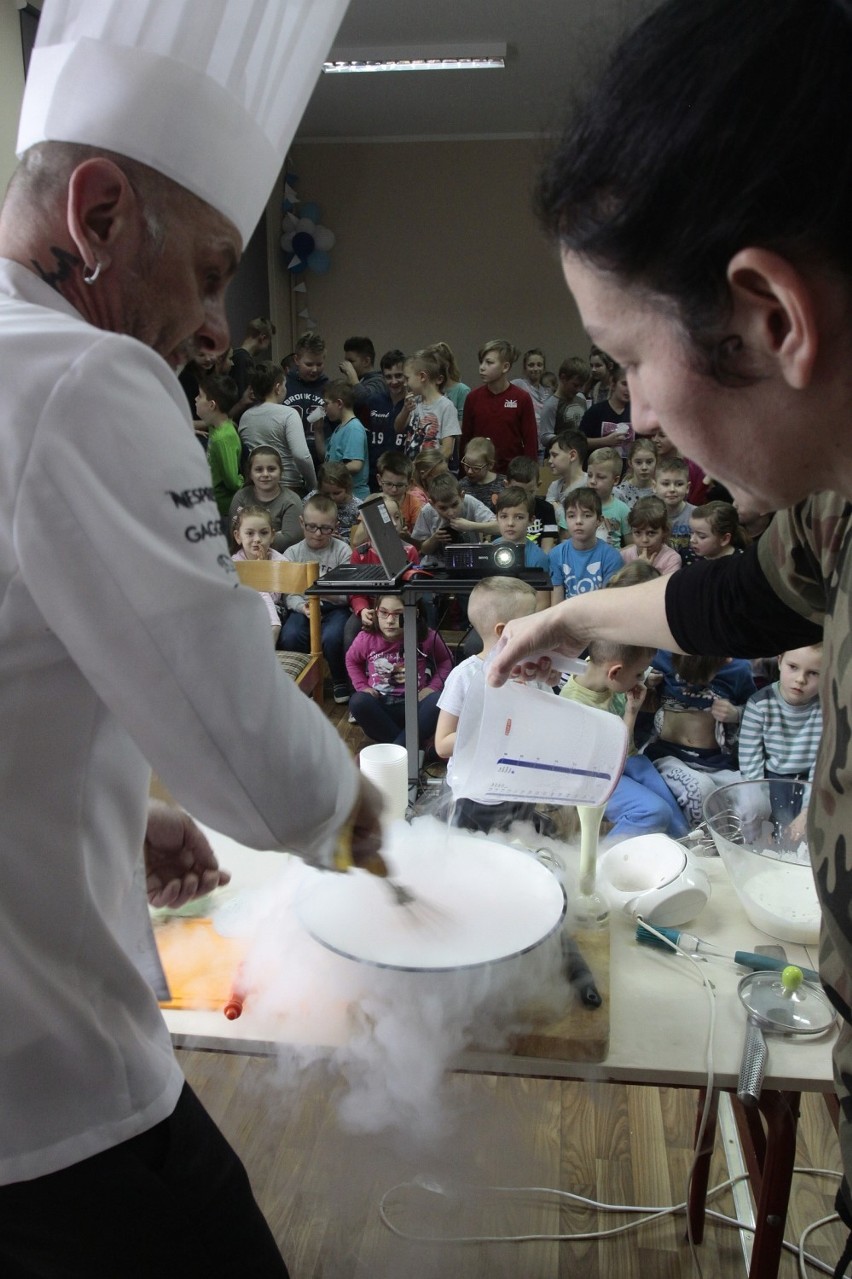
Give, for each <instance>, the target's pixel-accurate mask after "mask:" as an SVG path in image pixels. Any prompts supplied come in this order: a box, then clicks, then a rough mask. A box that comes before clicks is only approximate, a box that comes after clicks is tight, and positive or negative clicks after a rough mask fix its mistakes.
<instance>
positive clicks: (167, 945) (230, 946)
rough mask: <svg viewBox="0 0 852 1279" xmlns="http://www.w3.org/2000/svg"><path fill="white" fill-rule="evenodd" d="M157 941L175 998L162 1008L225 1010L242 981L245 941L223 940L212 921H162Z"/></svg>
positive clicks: (157, 931) (158, 926)
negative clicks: (240, 975) (241, 971)
mask: <svg viewBox="0 0 852 1279" xmlns="http://www.w3.org/2000/svg"><path fill="white" fill-rule="evenodd" d="M154 939H155V940H156V943H157V950H158V951H159V953H160V962H161V963H162V965H163V970H164V972H165V974H166V979H167V980H168V983H169V990H170V991H171V994H172V997H171V999H170V1000H168V1001H164V1000H161V1001H160V1007H161V1008H189V1009H202V1010H209V1009H214V1010H215V1009H223V1008H224V1007H225V1004H226V1003H228V1001H229V999H230V998H231V996H232V994H233V993H234V990H235V987H236V986H237V983H238V980H239V972H240V966H241V964H242V962H243V959H244V958H245V954H246V950H247V943H246V941H245V939H244V938H241V937H239V938H237V937H221V936H220V935H219V934H218V933H217V932H216V930H215V929H214V927H213V921H212V920H210V919H180V918H172V919H163V920H157V921H156V923H155V925H154Z"/></svg>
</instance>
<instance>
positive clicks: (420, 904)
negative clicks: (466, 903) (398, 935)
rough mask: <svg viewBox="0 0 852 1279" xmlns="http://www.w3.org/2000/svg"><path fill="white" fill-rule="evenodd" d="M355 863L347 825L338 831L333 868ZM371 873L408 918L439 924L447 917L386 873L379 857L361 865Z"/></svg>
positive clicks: (341, 868)
mask: <svg viewBox="0 0 852 1279" xmlns="http://www.w3.org/2000/svg"><path fill="white" fill-rule="evenodd" d="M354 865H355V862H354V861H353V858H352V827H351V825H347V826H345V827H344V828H343V830H342V831H341V832H340V834H339V836H338V839H337V846H336V848H335V850H334V868H335V870H338V871H343V872H345V871H347V870H351V869H352V868H353V867H354ZM362 869H363V870H366V871H368V872H369V874H371V875H375V876H376V877H377V878H378V879H381V881H382V883H384V884H386V885H387V888H388V890H389V892H390V893H391V895H392V897H393V900H394V902H395V903H396V905H397V906H402V907H403V908H404V909H405V910H406V911H408V913H409V916H410V918H411V919H412V920H413V921H415V922H417V923H420V924H440V923H442V922H444V921H445V920H446V919H447V914H446V912H445V911H443V910H441V909H440V908H439V907H437V906H432V905H430V904H429V903H428V902H425V901H424V900H423V898H422V897H418V896H417V894H416V893H413V892H412V891H411V889H410V888H406V887H405V885H404V884H401V883H400V882H399V880H398V879H393V878H391V876H389V875H388V873H387V867H386V866H385V863H384V861H383V860H382V858H381V857H375V858H370V859H368V860H367V861H366V862H365V863H364V865H363V867H362Z"/></svg>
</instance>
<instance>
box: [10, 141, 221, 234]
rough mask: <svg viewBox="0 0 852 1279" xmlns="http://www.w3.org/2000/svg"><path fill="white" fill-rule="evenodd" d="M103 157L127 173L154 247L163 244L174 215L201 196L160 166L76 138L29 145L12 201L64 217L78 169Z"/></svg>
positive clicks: (17, 172)
mask: <svg viewBox="0 0 852 1279" xmlns="http://www.w3.org/2000/svg"><path fill="white" fill-rule="evenodd" d="M99 157H100V158H102V159H105V160H108V161H109V162H110V163H111V164H114V165H115V167H116V168H117V169H119V170H120V171H121V173H123V174H124V176H125V178H126V179H127V182H128V184H129V186H130V188H131V189H132V191H133V193H134V195H135V196H136V199H137V200H138V202H139V208H140V211H141V213H142V216H143V218H144V221H145V225H146V228H147V231H148V235H149V238H150V243H151V247H152V248H158V247H160V246H161V245H162V243H163V239H164V237H165V228H166V226H167V223H168V221H169V218H170V217H173V216H181V215H182V214H183V213H188V212H189V210H190V208H191V204H192V202H193V201H194V200H195V199H196V197H193V196H191V195H190V193H189V192H188V191H186V190H185V189H184V188H183V187H181V186H180V185H179V184H178V183H177V182H173V181H172V180H171V178H167V177H166V176H165V175H164V174H162V173H158V172H157V170H156V169H151V168H149V167H148V165H146V164H140V163H139V161H138V160H131V159H129V158H128V157H127V156H125V155H119V154H117V153H116V152H114V151H103V150H99V149H98V148H96V147H90V146H83V145H81V144H80V143H76V142H41V143H39V144H38V145H37V146H34V147H30V148H29V150H28V151H26V152H25V154H24V155H23V156H22V158H21V159H20V161H19V162H18V166H17V168H16V170H15V173H14V176H13V177H12V181H11V183H10V185H9V191H8V195H7V200H8V201H9V203H10V204H11V205H12V206H13V208H14V206H15V205H20V204H23V205H24V206H25V208H26V209H27V210H28V211H32V210H34V209H38V210H40V212H41V216H42V217H45V216H47V217H48V218H52V216H54V215H57V214H58V215H63V216H64V214H65V211H66V207H67V203H68V188H69V184H70V182H71V177H72V174H73V173H74V170H75V169H77V168H78V167H79V165H81V164H84V163H85V162H86V161H87V160H93V159H96V158H99ZM196 202H197V203H199V204H200V203H201V201H196ZM20 211H22V210H15V212H20Z"/></svg>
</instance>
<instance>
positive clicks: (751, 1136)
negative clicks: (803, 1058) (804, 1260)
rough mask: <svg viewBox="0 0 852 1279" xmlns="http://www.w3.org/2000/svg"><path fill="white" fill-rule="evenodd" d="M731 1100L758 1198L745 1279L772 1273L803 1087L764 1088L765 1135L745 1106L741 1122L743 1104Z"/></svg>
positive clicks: (777, 1260)
mask: <svg viewBox="0 0 852 1279" xmlns="http://www.w3.org/2000/svg"><path fill="white" fill-rule="evenodd" d="M732 1101H733V1107H734V1114H735V1116H736V1118H737V1126H738V1127H739V1130H740V1134H741V1136H742V1137H743V1138H744V1142H743V1147H744V1154H745V1157H746V1164H747V1166H748V1169H749V1175H750V1176H751V1178H752V1184H753V1189H754V1194H755V1199H756V1201H757V1209H756V1213H755V1217H756V1229H755V1234H754V1247H753V1249H752V1254H751V1267H750V1269H749V1279H776V1276H777V1274H778V1266H779V1264H780V1261H781V1244H782V1243H783V1240H784V1226H785V1224H786V1221H787V1206H788V1204H789V1201H790V1186H791V1184H792V1181H793V1165H794V1163H795V1159H796V1129H797V1127H798V1123H799V1104H800V1101H801V1093H798V1092H778V1091H773V1090H764V1092H763V1093H762V1094H761V1097H760V1101H759V1102H758V1109H759V1110H760V1113H761V1114H762V1115H763V1117H764V1119H765V1121H766V1133H765V1135H764V1133H763V1129H762V1127H761V1125H760V1123H759V1121H758V1120H757V1117H756V1116H753V1117H752V1115H753V1112H752V1115H749V1113H748V1112H746V1116H747V1117H746V1118H745V1120H744V1121H742V1122H741V1112H742V1111H744V1110H745V1108H744V1107H743V1106H742V1105H741V1103H740V1102H739V1101H738V1100H737V1098H736V1097H734V1098H732Z"/></svg>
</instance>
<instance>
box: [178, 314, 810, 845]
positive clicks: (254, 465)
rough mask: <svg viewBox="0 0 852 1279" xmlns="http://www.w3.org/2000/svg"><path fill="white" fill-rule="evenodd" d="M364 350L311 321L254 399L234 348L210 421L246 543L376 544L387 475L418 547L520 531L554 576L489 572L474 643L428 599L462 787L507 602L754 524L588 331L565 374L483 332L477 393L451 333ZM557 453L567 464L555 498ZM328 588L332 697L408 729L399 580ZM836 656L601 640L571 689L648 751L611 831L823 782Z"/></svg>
mask: <svg viewBox="0 0 852 1279" xmlns="http://www.w3.org/2000/svg"><path fill="white" fill-rule="evenodd" d="M344 357H345V358H344V360H343V361H342V362H341V363H340V364H339V366H338V368H339V373H338V374H337V375H336V376H334V377H333V378H331V379H329V378H328V377H327V376H326V374H325V343H324V342H323V340H322V338H321V337H320V336H319V335H318V334H317V333H314V332H311V333H307V334H305V335H304V336H303V337H302V338H301V339H300V340H299V342H298V343H297V347H296V351H295V352H294V353H293V354H292V355H291V356H288V357H287V358H286V359H285V360H283V361H282V364H281V366H279V365H275V364H272V363H270V362H269V361H268V360H265V361H263V362H258V363H256V364H254V365H253V366H247V367H246V368H245V369H243V370H242V372H243V374H244V378H245V383H246V387H247V388H248V389H247V390H245V391H244V395H243V397H242V399H239V398H238V388H237V386H236V385H235V383H234V381H233V380H232V379H231V378H230V377H228V376H226V375H224V374H223V373H222V371H221V368H218V369H212V370H210V371H205V370H203V369H199V370H198V390H197V394H196V397H195V404H194V407H195V411H196V417H197V424H198V425H197V429H198V430H199V431H200V432H206V437H207V439H206V447H207V453H208V459H209V463H210V470H211V482H212V488H213V492H214V494H215V496H216V501H217V503H218V505H219V509H220V512H221V513H222V515H223V517H225V521H226V522H227V523H228V526H229V529H228V531H229V533H230V536H231V540H232V552H233V555H234V558H235V559H266V558H284V559H289V560H293V561H297V562H305V561H316V562H318V563H319V565H320V576H322V575H324V574H325V573H326V572H328V571H329V570H333V569H336V568H339V567H340V566H342V565H348V564H350V563H354V564H378V563H379V556H378V554H377V553H376V550H375V549H374V547H373V546H372V544H371V542H370V540H369V535H368V532H367V529H366V527H365V525H364V523H363V521H362V520H361V518H360V509H359V508H360V505H361V502H362V501H363V499H364V498H365V497H366V496H367V495H368V494H369V493H370V492H371V491H372V492H378V493H380V494H382V495H383V497H384V499H385V504H386V507H387V511H388V515H389V517H390V519H391V521H392V523H393V525H394V527H395V528H396V530H397V532H398V533H399V535H400V538H401V539H402V541H403V543H404V546H405V553H406V556H407V558H408V560H409V562H410V564H411V566H412V567H422V568H423V569H426V570H440V569H441V568H442V567H443V566H444V564H445V549H446V547H447V545H448V544H450V543H459V542H474V543H476V542H486V541H492V540H494V541H504V542H506V543H510V544H513V545H515V546H519V547H522V548H523V562H524V568H525V570H532V571H533V573H535V574H536V576H535V577H534V578H532V579H531V581H532V582H534V583H535V585H532V584H531V583H530V582H528V581H526V580H521V579H520V578H517V577H514V576H511V575H506V576H502V575H501V576H493V577H484V578H483V579H482V580H481V581H480V582H479V584H478V585H477V586H476V587H475V589H474V590H473V591H472V593H471V594H470V596H469V600H467V601H461V605H462V608H461V613H460V614H459V613H457V614H456V619H457V622H458V619H459V618H460V619H461V622H462V623H467V622H468V621H469V630H470V633H471V637H472V638H471V639H469V640H468V642H467V645H466V647H465V650H464V651H465V652H468V653H470V652H475V649H476V647H478V646H480V645H481V652H479V653H476V654H475V655H474V656H471V657H467V658H466V660H464V661H462V662H461V664H459V665H454V664H453V658H452V656H451V653H450V650H449V648H448V646H447V644H446V642H445V640H444V639H443V637H442V636H441V634H440V631H439V630H438V629H437V628H436V622H437V619H436V615H435V611H434V608H432V607H431V601H430V600H429V599H428V596H427V598H426V599H425V600H424V605H425V607H423V608H422V609H421V612H422V614H423V616H422V617H421V622H420V629H419V631H418V637H417V653H418V657H417V691H418V715H417V719H418V734H419V738H420V743H421V747H425V746H428V745H431V744H432V743H433V739H434V751H435V752H437V754H438V755H439V756H443V757H445V758H448V759H449V767H448V781H449V784H450V786H451V787H452V779H453V767H452V751H453V746H454V741H455V730H456V726H457V723H458V717H459V714H460V713H461V708H462V706H463V703H464V699H465V694H466V690H467V688H468V686H469V680H470V678H471V677H472V675H473V674H474V673H475V672H476V671H477V669H479V665H480V664H481V663H482V662H483V661H484V660H486V659H487V657H488V654H489V653H490V651H491V649H492V648H493V646H494V644H495V643H496V642H497V639H498V638H499V635H500V634H501V632H502V629H503V627H504V626H505V625H506V623H507V622H508V621H510V620H511V619H512V618H515V617H521V616H524V615H526V614H528V613H530V612H532V611H534V610H536V609H544V608H548V607H550V606H551V605H552V604H556V603H558V602H559V601H561V600H563V599H566V598H569V597H571V596H573V595H577V594H582V593H585V592H587V591H593V590H601V589H604V588H609V587H613V586H618V585H620V584H622V583H626V582H633V581H637V580H646V579H647V578H650V577H656V576H658V575H661V574H668V573H674V572H676V571H678V570H680V569H681V568H684V567H686V568H687V570H688V566H689V564H690V563H691V562H692V561H693V560H695V559H718V558H723V557H726V556H731V555H736V554H737V553H738V552H740V551H741V550H742V549H743V548H744V546H745V545H746V543H747V540H748V537H747V534H746V532H745V531H744V529H743V528H742V526H741V524H740V522H739V519H738V515H737V510H736V507H735V506H734V504H733V503H732V501H731V500H730V498H729V495H728V494H727V493H726V492H725V491H724V490H722V489H720V487H719V486H718V485H714V484H713V482H712V481H711V480H710V479H708V477H706V476H705V475H704V474H703V472H701V470H700V468H698V467H696V466H695V464H694V463H692V462H691V461H690V460H689V459H687V458H684V457H681V456H680V455H679V454H678V453H677V451H676V450H675V449H674V447H673V446H672V444H671V441H670V440H668V439H666V437H665V436H664V435H662V433H661V432H659V431H657V432H655V433H654V435H652V436H638V437H636V438H634V436H633V428H632V426H631V424H630V396H629V388H628V385H627V379H626V376H625V374H624V370H622V369H620V368H619V367H618V366H617V365H616V364H614V362H613V361H612V360H610V358H609V357H608V356H607V355H606V353H605V352H602V351H599V350H597V349H596V348H592V352H591V355H590V358H589V359H588V360H584V359H582V358H581V357H570V358H568V359H565V360H563V361H562V363H561V364H560V365H559V367H558V371H557V373H556V374H548V372H547V367H546V365H547V361H546V358H545V355H544V352H543V351H542V350H541V348H538V347H532V348H530V349H529V350H527V351H526V352H525V354H524V356H523V372H522V376H518V377H516V378H514V379H511V378H510V374H511V371H512V367H513V365H514V364H515V362H516V361H517V359H518V352H517V350H516V349H515V348H514V347H513V346H512V345H511V343H509V342H506V341H502V340H494V341H490V342H486V343H484V345H483V346H482V348H481V350H480V352H479V361H480V365H479V374H480V382H481V385H480V386H479V387H477V388H476V389H474V390H471V389H470V388H469V387H468V386H467V385H466V384H465V383H464V382H463V381H462V380H461V375H460V372H459V369H458V367H457V365H456V361H455V357H454V355H453V352H452V350H451V348H450V347H449V346H448V345H447V344H446V343H445V342H438V343H435V344H433V345H432V346H428V347H423V348H421V349H419V350H417V351H415V352H414V353H413V354H412V355H410V356H406V355H405V354H404V353H403V352H402V351H400V350H398V349H396V348H394V349H391V350H389V351H388V352H386V354H385V355H384V356H382V358H381V360H380V361H379V369H378V370H376V369H374V368H373V363H374V360H375V352H374V349H373V346H372V343H371V342H370V341H369V339H367V338H352V339H350V340H349V341H348V342H347V343H346V344H345V346H344ZM282 366H283V367H282ZM246 405H248V407H245V406H246ZM235 419H238V420H235ZM543 458H544V459H546V462H547V465H548V468H549V471H550V473H551V475H552V482H551V483H550V485H549V487H548V488H547V491H546V495H542V492H541V491H540V487H539V485H540V464H541V460H542V459H543ZM315 464H316V467H317V469H316V471H315V469H314V468H315ZM223 522H224V521H223ZM761 531H762V530H761ZM264 598H265V603H266V607H267V610H268V614H269V619H270V623H271V630H272V634H273V641H274V642H275V643H276V644H277V645H278V646H279V647H281V648H285V649H295V650H297V651H307V649H308V645H309V625H308V616H307V615H308V602H307V600H306V599H305V598H304V597H301V596H287V597H286V598H284V599H281V598H276V597H274V596H271V595H270V596H266V597H264ZM320 609H321V614H322V628H321V629H322V648H323V654H324V656H325V659H326V662H327V663H328V667H329V670H330V673H331V682H332V687H333V695H334V700H335V701H336V702H340V703H345V702H348V703H349V711H350V721H351V722H353V723H357V724H358V725H359V726H360V727H361V728H362V729H363V731H364V732H365V734H366V735H367V736H368V737H370V738H372V739H373V740H375V741H382V742H390V741H404V738H405V707H404V696H403V692H404V669H405V667H404V658H403V648H402V631H401V620H402V600H401V597H400V596H399V595H398V594H393V593H388V594H385V595H381V596H380V597H378V598H377V597H375V596H373V595H370V594H365V593H363V592H362V593H358V592H357V589H356V588H353V594H352V595H351V596H345V595H341V594H329V595H328V596H327V597H323V596H322V595H321V596H320ZM459 651H460V649H459ZM776 660H777V663H778V666H777V678H773V676H774V675H775V674H776V670H775V663H776ZM819 664H820V650H819V649H818V648H816V649H801V650H796V651H795V652H791V653H784V654H781V655H780V657H778V658H777V659H776V657H775V655H770V656H769V657H768V658H767V659H765V660H763V661H752V662H747V661H744V660H739V659H736V658H733V657H731V656H720V657H717V658H689V657H682V656H680V655H677V654H671V653H666V652H663V651H660V652H657V653H654V652H650V651H645V650H639V649H634V648H631V647H629V646H626V645H618V644H602V643H596V642H592V643H591V644H590V646H589V651H588V659H587V667H586V671H585V673H584V674H580V675H572V676H571V677H570V678H569V679H568V680H567V681H566V682H565V684H564V686H563V687H562V689H561V693H562V696H565V697H569V698H573V699H575V700H579V701H582V702H584V703H585V704H586V705H590V706H595V707H597V708H599V709H601V710H606V711H608V712H612V713H615V714H619V715H621V716H622V717H623V718H624V720H625V724H626V725H627V727H628V730H629V733H630V740H631V748H630V753H629V756H628V759H627V763H626V765H625V769H624V773H623V776H622V778H621V780H620V782H619V783H618V786H617V787H616V790H615V792H614V794H613V796H612V797H611V800H610V802H609V804H608V806H607V810H606V814H605V816H606V820H607V821H608V823H609V824H610V835H611V837H612V838H616V837H620V836H622V835H627V834H636V833H644V832H646V831H663V832H666V833H668V834H670V835H672V836H674V837H680V836H682V835H683V834H684V833H685V832H686V831H687V830H689V829H690V827H692V826H695V825H696V824H697V823H698V822H700V820H701V808H702V802H703V799H704V798H705V797H706V795H707V793H708V790H710V789H712V788H713V787H714V786H716V785H720V784H723V783H724V782H726V781H729V780H732V779H734V778H739V777H740V776H742V777H744V778H747V779H756V778H759V777H767V778H769V779H770V780H777V779H783V778H789V777H793V778H796V779H799V780H802V781H805V782H807V781H808V780H809V778H810V776H811V774H812V771H813V767H814V762H815V758H816V750H817V746H818V743H819V737H820V733H821V725H822V720H821V713H820V707H819V702H818V698H817V677H818V673H819ZM755 678H756V679H757V683H756V682H755ZM481 808H482V806H480V805H475V804H470V803H459V804H457V805H456V820H458V821H459V822H460V823H461V824H463V825H467V826H471V827H473V828H475V829H480V830H487V829H491V828H492V827H493V826H494V825H495V824H497V823H498V822H499V823H502V822H505V821H511V820H517V819H519V818H523V817H528V818H530V819H531V820H532V819H533V818H534V817H535V814H534V813H533V812H532V810H531V809H530V810H529V811H527V810H526V809H524V808H521V807H518V806H511V805H509V806H505V805H500V806H496V807H495V808H494V809H493V810H491V811H488V812H483V811H480V809H481ZM504 809H505V811H503V810H504ZM788 816H789V817H790V818H791V819H792V818H796V819H797V820H801V816H800V815H799V814H797V813H791V814H788Z"/></svg>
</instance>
